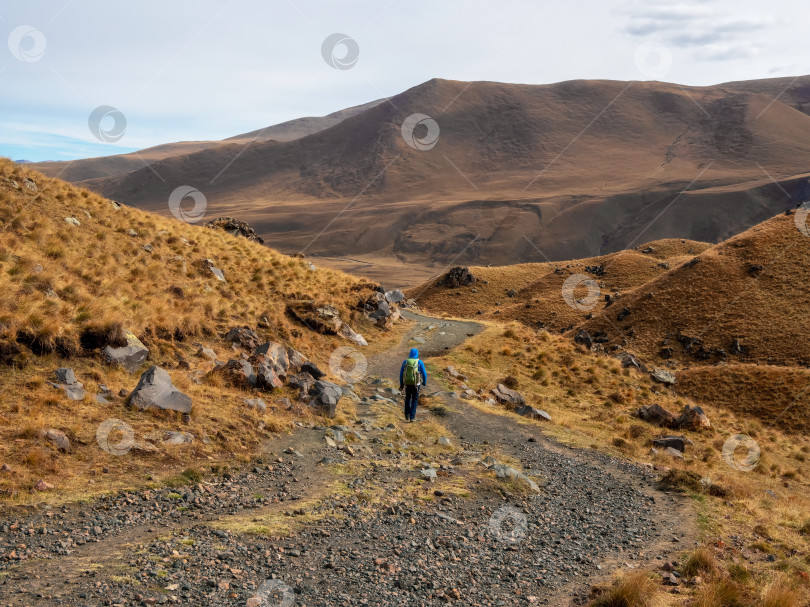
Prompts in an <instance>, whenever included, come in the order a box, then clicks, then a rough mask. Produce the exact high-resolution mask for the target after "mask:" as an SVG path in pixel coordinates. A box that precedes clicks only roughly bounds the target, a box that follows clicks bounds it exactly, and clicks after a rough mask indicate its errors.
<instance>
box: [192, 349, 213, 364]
mask: <svg viewBox="0 0 810 607" xmlns="http://www.w3.org/2000/svg"><path fill="white" fill-rule="evenodd" d="M197 356H199V357H200V358H204V359H206V360H210V361H214V360H216V359H217V353H216V352H214V351H213V350H212V349H211V348H200V349H199V350H197Z"/></svg>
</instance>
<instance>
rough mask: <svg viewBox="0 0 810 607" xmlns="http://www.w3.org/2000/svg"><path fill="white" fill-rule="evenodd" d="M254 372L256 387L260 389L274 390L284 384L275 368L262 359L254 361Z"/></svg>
mask: <svg viewBox="0 0 810 607" xmlns="http://www.w3.org/2000/svg"><path fill="white" fill-rule="evenodd" d="M255 373H256V387H257V388H259V389H261V390H275V389H276V388H281V387H282V386H283V385H284V382H282V381H281V378H280V377H279V376H278V374H277V373H276V371H275V369H274V368H273V367H272V366H271V365H269V364H268V363H267V362H265V361H263V360H260V361H257V362H256V369H255Z"/></svg>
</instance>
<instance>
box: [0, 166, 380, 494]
mask: <svg viewBox="0 0 810 607" xmlns="http://www.w3.org/2000/svg"><path fill="white" fill-rule="evenodd" d="M26 178H30V179H33V181H34V182H35V183H36V186H37V189H36V191H33V190H31V189H28V188H27V187H26V186H25V185H24V184H23V180H24V179H26ZM12 182H16V184H17V187H14V184H13V183H12ZM65 218H75V219H76V220H77V221H78V222H79V224H80V225H78V226H76V225H72V224H71V223H69V222H67V221H65ZM148 249H151V251H150V250H148ZM211 263H213V265H215V266H216V267H218V268H220V269H221V270H222V271H223V272H224V274H225V277H226V280H227V282H224V283H223V282H220V281H218V280H217V279H216V277H215V276H214V274H213V273H212V272H211V270H210V264H211ZM369 289H370V286H369V285H368V283H365V282H363V281H361V280H359V279H356V278H354V277H351V276H349V275H346V274H343V273H340V272H335V271H331V270H317V271H312V270H311V269H310V268H309V266H308V265H307V262H306V261H305V260H302V259H297V258H290V257H286V256H284V255H282V254H280V253H279V252H277V251H274V250H272V249H270V248H267V247H264V246H262V245H259V244H257V243H253V242H250V241H248V240H246V239H243V238H237V237H233V236H230V235H229V234H226V233H224V232H222V231H218V230H212V229H209V228H205V227H202V226H197V225H189V224H186V223H184V222H181V221H178V220H175V219H166V218H163V217H159V216H156V215H153V214H150V213H147V212H143V211H140V210H138V209H133V208H129V207H120V206H116V205H114V204H113V203H111V202H110V201H109V200H106V199H104V198H102V197H100V196H97V195H96V194H93V193H91V192H89V191H87V190H82V189H79V188H76V187H74V186H72V185H69V184H67V183H65V182H62V181H59V180H56V179H50V178H46V177H43V176H42V175H40V174H38V173H36V172H34V171H31V170H30V169H28V168H26V167H25V166H23V165H16V164H14V163H12V162H10V161H7V160H2V159H0V463H7V464H8V465H9V466H10V467H11V468H12V472H11V473H9V474H3V475H0V499H9V498H11V500H12V501H14V502H28V501H31V500H41V499H43V497H46V498H48V499H49V500H52V501H53V500H56V501H58V500H61V499H67V498H68V494H70V495H72V496H74V497H75V496H82V495H85V494H94V493H97V492H99V491H102V490H103V491H109V490H117V489H124V488H131V487H135V486H141V485H143V484H144V483H147V482H162V481H164V480H167V481H169V482H173V483H179V482H194V480H193V479H186V481H182V480H181V476H178V475H180V474H181V473H182V471H183V470H184V469H186V468H197V469H199V468H201V467H202V463H206V464H207V465H216V464H217V463H219V462H220V461H223V462H224V461H231V462H240V461H248V460H249V459H250V456H251V455H252V454H253V453H254V452H255V451H256V450H257V449H258V448H259V446H260V445H261V443H262V442H263V441H265V440H266V439H267V438H268V437H269V436H270V435H271V433H276V432H284V431H288V430H289V429H290V428H291V427H292V425H293V423H294V421H295V420H297V419H298V420H302V421H305V422H306V421H311V420H313V419H315V416H314V415H313V414H312V413H310V412H309V411H306V410H305V408H298V407H296V408H294V409H293V410H289V411H288V410H287V409H286V408H284V407H283V406H281V405H280V404H279V403H278V399H279V398H280V397H282V396H288V397H291V398H292V397H294V395H293V394H292V393H291V392H289V391H287V390H286V389H285V390H280V391H277V392H276V393H275V394H262V395H260V396H262V397H263V398H264V399H265V400H266V401H267V403H268V411H267V412H266V413H261V414H260V413H258V412H255V411H249V410H247V409H246V408H245V406H244V403H243V400H244V399H245V398H248V397H252V396H259V395H257V394H252V393H251V392H249V391H246V390H243V389H239V388H233V387H228V386H224V385H222V384H221V382H218V381H217V379H216V378H214V379H210V380H209V379H208V378H205V376H206V373H207V372H208V371H209V370H210V369H211V368H212V367H213V363H211V362H209V361H208V360H206V359H202V358H198V357H197V356H196V352H197V350H198V349H199V347H200V346H205V347H210V348H212V349H213V350H214V351H215V353H216V354H217V357H218V358H219V359H220V360H227V359H228V358H233V357H235V356H237V354H236V353H235V352H234V351H233V349H232V348H231V346H230V344H226V343H225V342H224V341H223V340H222V336H223V335H224V334H225V333H226V332H227V331H228V330H229V329H230V328H232V327H236V326H248V327H251V328H252V329H254V330H256V331H257V333H258V334H259V335H260V337H261V338H263V339H268V340H273V341H277V342H280V343H283V344H286V345H290V346H292V347H294V348H296V349H298V350H300V351H301V352H303V353H304V354H305V355H307V356H308V357H309V358H310V359H312V360H313V361H314V362H315V363H316V364H318V365H319V366H320V367H321V368H323V369H324V370H325V371H328V360H329V356H330V354H331V353H332V351H333V350H334V349H335V348H336V347H338V346H340V345H345V343H346V342H345V341H344V340H341V339H340V338H337V337H329V336H323V335H320V334H317V333H315V332H313V331H311V330H309V329H308V328H307V327H305V326H302V325H299V324H298V323H297V322H296V321H294V320H293V319H291V318H289V317H288V316H287V315H286V314H285V309H286V306H287V305H288V304H290V303H293V302H296V301H300V300H315V301H318V302H323V303H329V304H331V305H333V306H335V307H336V308H338V310H339V311H340V312H341V316H342V317H343V319H344V320H346V321H347V322H349V323H350V324H352V325H353V326H354V327H355V328H356V329H357V330H358V331H362V332H364V333H366V336H367V337H368V338H370V341H372V343H373V336H374V335H375V334H377V333H378V331H377V329H375V328H373V327H372V326H371V323H368V322H367V321H365V319H363V318H362V315H361V314H360V313H359V312H358V310H357V308H356V306H357V303H358V302H359V301H360V300H362V299H365V297H367V296H368V294H369ZM126 332H131V333H133V334H134V335H136V336H137V337H138V338H139V339H140V340H141V341H142V342H143V343H144V344H145V345H146V346H147V347H148V348H149V349H150V352H151V355H150V361H149V364H158V365H160V366H162V367H164V368H165V369H167V370H168V371H169V373H170V375H171V376H172V380H173V381H174V383H175V385H176V386H177V387H178V388H179V389H180V390H182V391H184V392H186V393H187V394H189V396H191V397H192V399H193V401H194V410H193V412H192V415H191V421H190V423H189V424H187V425H183V424H182V422H181V419H180V417H179V416H178V415H175V414H173V413H165V412H164V413H157V412H137V411H130V410H128V409H126V408H125V407H124V402H123V399H119V398H114V399H112V402H111V403H110V404H108V405H101V404H99V403H97V402H96V401H95V394H96V393H97V392H98V388H99V385H101V384H105V385H107V386H108V387H109V388H110V390H111V391H112V393H113V394H117V393H118V391H119V390H121V389H124V390H125V391H127V392H128V391H131V390H132V389H133V388H134V386H135V384H136V383H137V380H138V374H135V375H129V374H128V373H126V372H124V371H123V370H121V369H116V368H112V367H110V366H108V365H107V364H106V363H104V361H103V360H102V358H101V355H100V350H101V349H102V348H103V347H104V346H106V345H112V346H120V345H124V344H125V343H126ZM63 366H67V367H71V368H73V369H74V371H75V372H76V375H77V377H78V379H79V381H81V382H82V383H84V384H85V389H86V390H87V393H88V394H87V397H86V398H85V399H84V400H83V401H69V400H67V399H66V398H65V396H64V393H63V392H61V391H59V390H55V389H54V388H52V387H50V386H48V385H47V384H46V383H45V382H46V381H49V380H52V379H53V371H54V369H56V368H58V367H63ZM200 378H205V379H204V380H202V381H200ZM292 399H293V400H294V398H292ZM339 411H340V414H341V416H342V417H341V419H342V420H343V421H347V420H349V419H351V418H352V416H353V415H354V411H353V409H352V407H351V406H350V405H346V404H343V403H342V405H341V407H340V409H339ZM108 418H117V419H121V420H123V421H124V422H126V423H127V424H129V425H130V426H131V427H132V428H133V430H134V433H135V438H136V440H142V439H143V437H144V436H145V435H146V434H147V433H148V432H150V431H155V430H183V431H188V432H191V433H192V434H194V435H195V437H196V440H195V441H194V442H193V443H192V444H191V445H187V446H178V447H160V452H159V453H158V454H147V453H142V452H135V451H132V452H130V453H129V454H127V455H126V456H125V457H116V456H113V455H109V454H107V453H105V452H104V451H102V450H101V449H100V448H99V447H98V445H97V444H96V438H95V432H96V429H97V428H98V426H99V424H100V423H101V422H102V421H103V420H105V419H108ZM47 428H56V429H59V430H62V431H64V432H65V433H66V434H67V435H68V436H69V438H70V439H71V443H72V444H73V446H74V449H73V450H72V452H71V453H69V454H65V453H57V452H55V451H54V450H53V449H52V448H51V447H50V446H49V445H48V444H45V443H44V442H43V441H42V440H41V439H40V438H39V433H40V431H42V430H44V429H47ZM203 439H205V441H204V440H203ZM104 468H106V469H108V470H109V472H108V473H102V472H101V471H102V469H104ZM102 474H104V476H101V475H102ZM150 476H151V478H152V479H154V480H153V481H149V480H148V477H150ZM40 478H44V479H45V480H46V481H48V482H50V483H51V484H53V485H55V487H56V492H52V493H49V494H45V495H43V494H37V495H31V494H29V489H30V488H31V487H32V486H33V484H35V483H36V481H37V480H39V479H40Z"/></svg>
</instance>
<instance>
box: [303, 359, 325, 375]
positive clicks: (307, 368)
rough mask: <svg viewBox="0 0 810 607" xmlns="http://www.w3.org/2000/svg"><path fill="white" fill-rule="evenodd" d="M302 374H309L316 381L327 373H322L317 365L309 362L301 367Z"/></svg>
mask: <svg viewBox="0 0 810 607" xmlns="http://www.w3.org/2000/svg"><path fill="white" fill-rule="evenodd" d="M301 372H302V373H309V374H310V375H311V376H312V377H314V378H315V379H321V378H322V377H325V376H326V373H324V372H323V371H321V370H320V369H319V368H318V366H317V365H316V364H315V363H313V362H309V361H306V362H305V363H304V364H302V365H301Z"/></svg>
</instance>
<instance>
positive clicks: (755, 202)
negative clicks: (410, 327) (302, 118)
mask: <svg viewBox="0 0 810 607" xmlns="http://www.w3.org/2000/svg"><path fill="white" fill-rule="evenodd" d="M801 82H802V81H800V83H801ZM797 86H798V85H797ZM772 89H775V87H774V86H772V85H771V86H769V87H765V88H763V90H764V91H765V93H758V92H747V91H743V90H736V89H734V88H733V87H725V86H724V85H719V86H715V87H703V88H700V87H681V86H678V85H671V84H666V83H638V82H633V83H623V82H612V81H575V82H564V83H559V84H554V85H543V86H533V85H512V84H500V83H493V82H473V83H464V82H455V81H446V80H431V81H429V82H426V83H424V84H422V85H419V86H417V87H414V88H412V89H410V90H408V91H405V92H404V93H402V94H400V95H397V96H396V97H393V98H392V99H391V100H390V103H384V104H381V105H378V106H375V107H373V108H371V109H369V110H367V111H365V112H362V113H361V114H358V115H356V116H353V117H351V118H348V119H346V120H344V121H343V122H340V123H339V124H337V125H335V126H334V127H332V128H329V129H326V130H323V131H320V132H318V133H315V134H313V135H310V136H307V137H303V138H300V139H297V140H295V141H290V142H285V143H278V142H262V143H256V144H254V145H251V146H249V147H245V146H243V145H240V144H232V145H222V146H218V147H217V148H212V149H207V150H203V151H199V152H196V153H193V154H189V155H186V156H182V157H173V158H168V159H165V160H163V161H160V162H157V163H155V164H154V165H153V166H152V167H151V168H145V167H144V168H142V169H139V170H137V171H133V172H132V173H129V174H126V175H123V176H120V177H116V178H111V179H101V180H92V181H89V182H87V183H86V185H88V186H89V187H91V188H93V189H96V190H97V191H100V192H102V193H104V194H105V195H108V196H111V197H113V198H115V199H117V200H122V201H124V202H127V203H130V204H134V205H136V206H140V207H144V208H149V209H152V210H156V211H159V212H164V213H165V212H167V208H166V206H167V205H166V201H167V199H168V196H169V194H170V193H171V191H172V190H174V188H176V187H177V186H179V185H193V186H194V187H196V188H198V189H200V190H201V191H202V192H203V193H204V194H205V195H206V196H207V198H208V203H209V209H210V213H211V214H212V215H214V214H215V215H219V214H226V213H227V214H230V215H234V214H235V215H239V216H241V217H242V218H244V219H246V220H248V221H250V222H251V223H252V224H255V225H256V226H257V229H258V230H259V231H260V232H261V233H262V235H263V236H265V237H266V238H267V239H268V241H269V242H272V243H274V245H275V246H279V247H280V248H282V249H283V250H287V251H295V250H305V251H307V252H308V253H309V254H313V255H335V256H339V255H344V254H346V253H348V252H350V253H351V254H353V255H366V256H367V258H369V257H371V258H375V257H376V258H378V259H383V260H397V259H398V260H401V261H403V260H404V261H407V262H409V263H410V264H415V265H419V266H422V267H428V268H429V267H435V266H439V267H441V266H442V265H445V264H448V263H451V262H457V263H473V264H475V263H477V264H482V263H484V262H487V263H494V264H507V263H519V262H527V261H540V260H542V257H541V256H539V255H538V253H537V251H536V249H535V247H536V248H538V249H540V250H541V251H542V254H543V255H545V256H546V257H548V258H549V259H554V260H557V259H570V258H575V257H587V256H593V255H600V254H604V253H607V252H611V251H617V250H621V249H623V248H627V247H632V246H635V245H636V244H638V243H639V242H644V241H649V240H654V239H660V238H666V237H681V238H692V239H698V240H705V241H710V242H717V241H719V240H722V239H723V238H725V237H728V236H729V235H731V234H734V233H739V232H740V231H742V230H744V229H746V228H748V227H750V226H751V225H754V224H755V223H757V222H759V221H762V220H763V219H765V218H766V217H768V216H771V215H773V214H774V213H776V212H779V211H782V210H785V209H786V208H789V207H792V206H795V202H796V201H797V200H798V199H799V198H801V197H802V196H803V194H804V193H805V190H806V187H805V183H806V180H805V179H804V177H803V175H804V174H805V173H806V171H807V169H808V165H809V164H810V143H808V142H810V117H809V116H807V115H805V114H803V113H802V112H800V111H799V110H797V109H795V108H794V107H793V106H791V105H790V104H786V103H783V102H782V101H781V100H776V99H775V98H774V97H773V96H771V94H770V93H769V91H771V90H772ZM766 93H767V94H766ZM414 113H422V114H426V115H429V116H431V117H433V118H434V119H435V120H436V122H437V124H438V126H439V127H440V136H439V139H438V142H437V144H436V145H435V147H433V148H432V149H430V150H425V151H420V150H416V149H413V148H412V147H410V146H409V145H408V144H407V143H406V141H405V139H404V138H403V136H402V133H401V126H402V124H403V122H404V121H405V119H406V118H407V117H408V116H410V115H411V114H414ZM423 135H424V132H421V131H419V130H417V132H416V136H417V137H420V136H423ZM769 175H770V176H772V177H773V178H774V179H777V180H779V181H782V184H781V188H780V187H779V186H776V185H774V184H773V183H772V182H771V180H770V177H769ZM782 188H784V190H785V191H786V192H787V195H785V194H784V193H783V191H782ZM685 189H688V190H689V191H688V193H687V194H681V192H682V191H684V190H685ZM524 237H525V238H524ZM526 239H528V240H529V241H530V242H527V241H526ZM532 245H534V246H532ZM403 280H404V281H405V284H408V281H409V278H408V277H407V276H406V277H404V278H403ZM410 284H413V282H411V283H410ZM398 286H399V285H398Z"/></svg>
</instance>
